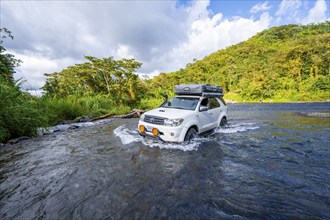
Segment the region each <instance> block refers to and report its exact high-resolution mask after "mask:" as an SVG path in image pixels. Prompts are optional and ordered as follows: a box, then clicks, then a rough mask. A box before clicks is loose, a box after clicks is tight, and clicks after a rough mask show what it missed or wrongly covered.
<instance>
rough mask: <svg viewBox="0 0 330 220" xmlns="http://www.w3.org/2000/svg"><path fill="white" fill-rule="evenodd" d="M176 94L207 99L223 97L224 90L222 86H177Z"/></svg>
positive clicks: (175, 88)
mask: <svg viewBox="0 0 330 220" xmlns="http://www.w3.org/2000/svg"><path fill="white" fill-rule="evenodd" d="M174 92H175V94H177V95H196V96H205V97H219V96H223V90H222V88H221V87H220V86H211V85H210V84H181V85H175V87H174Z"/></svg>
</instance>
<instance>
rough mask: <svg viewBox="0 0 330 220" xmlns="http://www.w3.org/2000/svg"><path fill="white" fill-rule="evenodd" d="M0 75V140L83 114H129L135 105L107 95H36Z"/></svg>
mask: <svg viewBox="0 0 330 220" xmlns="http://www.w3.org/2000/svg"><path fill="white" fill-rule="evenodd" d="M19 86H20V83H17V84H16V85H15V86H13V85H10V84H8V83H7V82H5V81H4V80H1V78H0V100H1V101H0V142H6V141H8V140H10V139H13V138H17V137H20V136H35V135H37V129H38V128H39V127H48V126H52V125H55V124H57V123H59V122H63V121H67V120H74V119H75V118H77V117H80V116H83V115H91V116H94V117H95V116H100V115H103V114H125V113H128V112H129V111H131V109H132V106H127V105H123V104H117V103H116V102H115V101H113V100H112V99H111V97H109V96H107V95H91V96H76V95H71V96H68V97H64V98H59V97H41V98H37V97H33V96H31V95H29V94H26V93H23V92H21V91H20V89H19Z"/></svg>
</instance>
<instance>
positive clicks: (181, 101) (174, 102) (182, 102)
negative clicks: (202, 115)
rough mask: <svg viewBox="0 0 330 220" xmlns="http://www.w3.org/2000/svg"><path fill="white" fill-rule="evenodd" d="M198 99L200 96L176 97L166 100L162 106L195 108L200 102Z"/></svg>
mask: <svg viewBox="0 0 330 220" xmlns="http://www.w3.org/2000/svg"><path fill="white" fill-rule="evenodd" d="M198 100H199V99H198V98H191V97H174V98H172V99H170V100H169V101H167V102H165V103H164V104H163V106H162V107H164V108H177V109H186V110H195V108H196V106H197V104H198Z"/></svg>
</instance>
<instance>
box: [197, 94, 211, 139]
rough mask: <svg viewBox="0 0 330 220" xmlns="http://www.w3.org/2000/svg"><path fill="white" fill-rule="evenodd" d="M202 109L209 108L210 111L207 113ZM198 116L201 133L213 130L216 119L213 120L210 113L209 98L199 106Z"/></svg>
mask: <svg viewBox="0 0 330 220" xmlns="http://www.w3.org/2000/svg"><path fill="white" fill-rule="evenodd" d="M201 107H207V108H208V110H207V111H201ZM198 116H199V130H200V133H202V132H204V131H208V130H210V129H212V125H213V119H214V118H213V116H212V114H211V112H210V111H209V99H208V98H204V99H203V100H202V101H201V104H200V106H199V113H198Z"/></svg>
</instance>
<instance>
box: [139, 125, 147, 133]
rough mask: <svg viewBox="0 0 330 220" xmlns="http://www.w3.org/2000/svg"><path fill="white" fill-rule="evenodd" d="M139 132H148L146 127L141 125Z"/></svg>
mask: <svg viewBox="0 0 330 220" xmlns="http://www.w3.org/2000/svg"><path fill="white" fill-rule="evenodd" d="M139 131H140V132H141V133H144V132H146V127H144V125H140V126H139Z"/></svg>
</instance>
